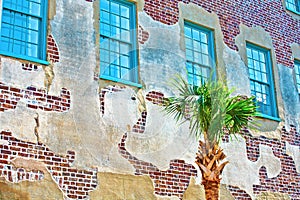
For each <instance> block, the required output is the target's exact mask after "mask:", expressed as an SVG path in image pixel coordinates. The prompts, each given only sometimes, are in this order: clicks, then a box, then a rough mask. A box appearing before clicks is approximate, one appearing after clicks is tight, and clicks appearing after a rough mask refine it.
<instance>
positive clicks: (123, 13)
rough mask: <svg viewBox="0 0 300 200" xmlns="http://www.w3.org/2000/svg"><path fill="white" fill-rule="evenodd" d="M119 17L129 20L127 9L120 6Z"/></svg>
mask: <svg viewBox="0 0 300 200" xmlns="http://www.w3.org/2000/svg"><path fill="white" fill-rule="evenodd" d="M121 16H122V17H126V18H129V8H127V7H125V6H121Z"/></svg>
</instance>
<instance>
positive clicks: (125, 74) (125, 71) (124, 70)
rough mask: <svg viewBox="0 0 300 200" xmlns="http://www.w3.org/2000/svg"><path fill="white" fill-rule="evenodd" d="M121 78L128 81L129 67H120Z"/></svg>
mask: <svg viewBox="0 0 300 200" xmlns="http://www.w3.org/2000/svg"><path fill="white" fill-rule="evenodd" d="M121 79H124V80H128V81H129V80H130V73H129V69H127V68H121Z"/></svg>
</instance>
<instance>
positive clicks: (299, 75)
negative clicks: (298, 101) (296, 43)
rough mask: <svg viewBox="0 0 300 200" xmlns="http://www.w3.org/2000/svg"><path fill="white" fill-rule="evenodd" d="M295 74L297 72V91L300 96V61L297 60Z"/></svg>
mask: <svg viewBox="0 0 300 200" xmlns="http://www.w3.org/2000/svg"><path fill="white" fill-rule="evenodd" d="M295 72H296V83H297V89H298V93H299V95H300V61H296V60H295Z"/></svg>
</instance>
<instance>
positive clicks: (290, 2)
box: [285, 0, 300, 14]
mask: <svg viewBox="0 0 300 200" xmlns="http://www.w3.org/2000/svg"><path fill="white" fill-rule="evenodd" d="M285 4H286V8H287V9H288V10H290V11H293V12H296V13H298V14H300V0H286V1H285Z"/></svg>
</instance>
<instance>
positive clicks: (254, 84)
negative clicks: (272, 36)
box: [247, 44, 278, 119]
mask: <svg viewBox="0 0 300 200" xmlns="http://www.w3.org/2000/svg"><path fill="white" fill-rule="evenodd" d="M247 58H248V70H249V78H250V88H251V94H252V95H254V96H255V97H256V102H257V105H258V106H259V108H258V111H259V112H261V113H262V116H263V117H266V118H271V119H278V118H277V107H276V100H275V92H274V83H273V76H272V68H271V58H270V52H269V51H268V50H266V49H263V48H260V47H257V46H254V45H252V44H247Z"/></svg>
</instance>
